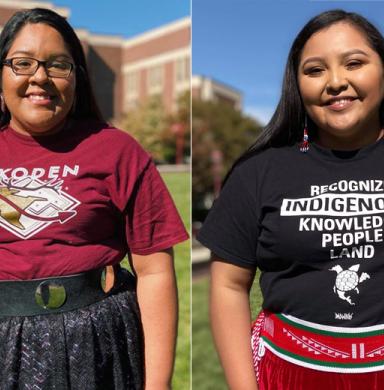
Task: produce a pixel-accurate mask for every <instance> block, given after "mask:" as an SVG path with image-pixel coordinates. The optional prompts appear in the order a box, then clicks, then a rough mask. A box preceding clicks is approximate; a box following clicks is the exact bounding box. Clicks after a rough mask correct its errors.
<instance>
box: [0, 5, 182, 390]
mask: <svg viewBox="0 0 384 390" xmlns="http://www.w3.org/2000/svg"><path fill="white" fill-rule="evenodd" d="M0 63H1V95H0V99H1V114H0V125H1V131H0V150H1V154H0V297H1V302H0V388H1V389H4V390H7V389H14V388H19V389H32V388H33V389H34V388H36V389H44V390H47V389H59V390H64V389H69V388H70V389H119V390H123V389H143V388H144V386H145V388H146V389H147V390H150V389H156V390H161V389H164V390H165V389H168V388H169V386H170V378H171V373H172V366H173V358H174V347H175V335H176V319H177V298H176V284H175V276H174V268H173V259H172V246H173V245H174V244H176V243H178V242H180V241H182V240H184V239H186V237H187V235H186V232H185V230H184V227H183V225H182V223H181V221H180V218H179V216H178V214H177V211H176V209H175V207H174V204H173V202H172V200H171V198H170V196H169V194H168V192H167V190H166V188H165V186H164V184H163V182H162V180H161V178H160V176H159V174H158V172H157V170H156V168H155V166H154V164H153V162H152V161H151V159H150V158H149V156H148V154H147V153H145V152H144V151H143V150H142V149H141V147H140V146H139V145H138V144H137V143H136V142H135V141H134V140H133V139H132V138H131V137H130V136H129V135H127V134H126V133H123V132H122V131H120V130H118V129H115V128H113V127H110V126H108V125H107V124H106V123H105V122H104V121H103V119H102V117H101V114H100V111H99V109H98V107H97V104H96V102H95V99H94V96H93V92H92V89H91V85H90V80H89V74H88V71H87V66H86V63H85V57H84V53H83V50H82V47H81V44H80V42H79V40H78V38H77V37H76V35H75V33H74V31H73V29H72V28H71V27H70V26H69V24H68V23H67V22H66V20H65V19H64V18H62V17H61V16H59V15H57V14H56V13H54V12H52V11H49V10H45V9H32V10H27V11H20V12H18V13H16V14H15V15H14V16H13V17H12V18H11V19H10V20H9V21H8V23H7V24H6V25H5V27H4V28H3V31H2V33H1V35H0ZM127 253H128V256H129V260H130V262H131V265H132V268H133V270H134V273H135V276H136V277H133V276H132V275H131V274H129V273H127V272H123V271H122V270H121V269H120V267H119V263H120V261H121V260H122V259H123V258H124V256H125V255H126V254H127ZM105 269H107V277H106V281H105V285H104V288H102V286H101V279H102V273H103V271H104V270H105Z"/></svg>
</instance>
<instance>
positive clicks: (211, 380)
mask: <svg viewBox="0 0 384 390" xmlns="http://www.w3.org/2000/svg"><path fill="white" fill-rule="evenodd" d="M208 291H209V280H208V277H206V278H203V279H199V280H197V281H196V282H193V287H192V318H193V323H192V334H193V338H192V388H193V389H199V390H224V389H227V385H226V383H225V379H224V373H223V370H222V368H221V365H220V362H219V359H218V357H217V353H216V351H215V348H214V345H213V341H212V336H211V332H210V327H209V318H208ZM260 307H261V294H260V290H259V287H258V282H257V281H255V283H254V285H253V287H252V291H251V309H252V318H255V317H256V316H257V313H258V312H259V311H260Z"/></svg>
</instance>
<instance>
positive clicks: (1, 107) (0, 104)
mask: <svg viewBox="0 0 384 390" xmlns="http://www.w3.org/2000/svg"><path fill="white" fill-rule="evenodd" d="M0 110H1V112H2V113H3V114H5V112H6V111H7V106H6V105H5V100H4V96H3V94H0Z"/></svg>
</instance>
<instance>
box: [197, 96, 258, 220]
mask: <svg viewBox="0 0 384 390" xmlns="http://www.w3.org/2000/svg"><path fill="white" fill-rule="evenodd" d="M260 130H261V126H260V124H258V123H257V122H256V121H255V120H254V119H252V118H250V117H247V116H245V115H244V114H243V113H242V112H240V111H238V110H236V109H235V108H233V107H231V106H230V105H229V104H227V103H222V102H206V101H201V100H193V101H192V135H193V136H192V151H193V159H192V173H193V175H192V202H193V210H194V215H193V216H194V219H201V218H200V216H199V211H201V210H202V209H204V207H206V206H207V205H206V204H205V203H206V202H205V201H206V199H207V198H209V197H212V196H213V193H214V172H213V169H214V164H213V161H212V160H213V158H214V156H215V152H214V151H215V150H216V151H220V152H221V154H222V169H221V172H219V173H216V174H220V177H221V178H223V177H224V176H225V174H226V173H227V171H228V170H229V168H230V167H231V166H232V164H233V162H234V161H235V160H236V158H237V157H239V156H240V155H241V154H242V153H243V152H244V151H245V150H246V149H247V148H248V147H249V146H250V145H251V144H252V143H253V142H254V141H255V140H256V138H257V135H258V134H259V132H260ZM216 153H217V152H216Z"/></svg>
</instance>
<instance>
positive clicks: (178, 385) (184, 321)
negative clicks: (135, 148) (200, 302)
mask: <svg viewBox="0 0 384 390" xmlns="http://www.w3.org/2000/svg"><path fill="white" fill-rule="evenodd" d="M161 176H162V177H163V179H164V181H165V183H166V185H167V187H168V190H169V192H170V193H171V195H172V198H173V200H174V201H175V204H176V207H177V209H178V210H179V213H180V215H181V218H182V219H183V222H184V225H185V227H186V229H187V231H188V232H190V209H191V201H190V193H191V187H190V174H189V173H187V172H186V173H163V174H162V175H161ZM190 253H191V246H190V241H189V240H188V241H186V242H183V243H181V244H178V245H176V246H175V266H176V277H177V285H178V290H179V331H178V338H177V349H176V362H175V372H174V375H173V381H172V389H173V390H189V388H190V377H191V374H190V368H191V364H190V356H191V332H190V327H191V316H190V307H191V299H190V298H191V297H190V285H191V281H190V279H191V255H190ZM122 264H123V266H125V267H127V268H129V264H128V261H127V260H126V259H125V260H124V261H123V263H122Z"/></svg>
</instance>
